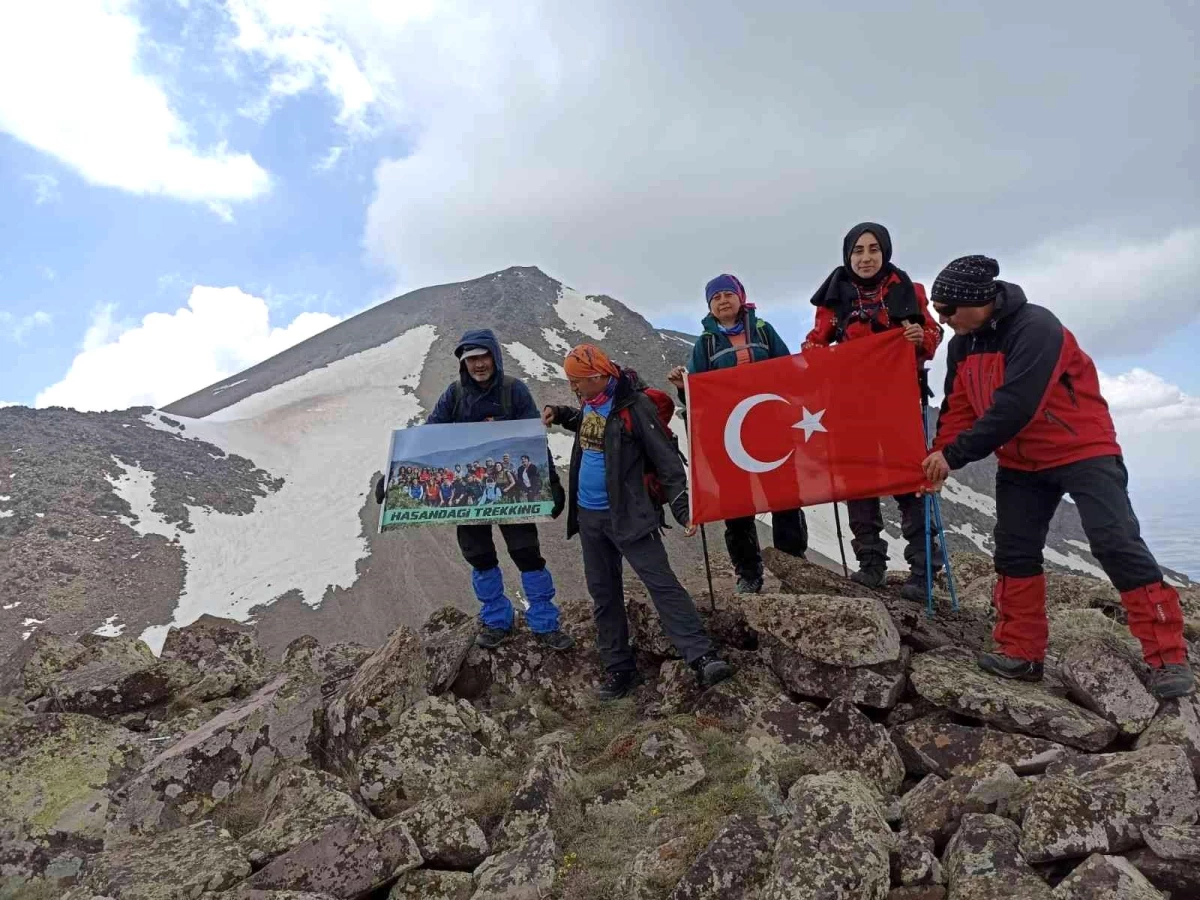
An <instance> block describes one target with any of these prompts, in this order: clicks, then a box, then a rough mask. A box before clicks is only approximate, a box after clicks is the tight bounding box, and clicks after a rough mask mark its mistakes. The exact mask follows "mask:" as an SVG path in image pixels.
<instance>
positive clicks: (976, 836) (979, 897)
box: [942, 815, 1053, 900]
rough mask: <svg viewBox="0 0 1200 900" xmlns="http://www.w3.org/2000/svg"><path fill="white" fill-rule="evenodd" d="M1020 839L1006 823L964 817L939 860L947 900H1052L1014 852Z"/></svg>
mask: <svg viewBox="0 0 1200 900" xmlns="http://www.w3.org/2000/svg"><path fill="white" fill-rule="evenodd" d="M1020 839H1021V831H1020V829H1019V828H1017V826H1016V825H1015V824H1014V823H1012V822H1010V821H1009V820H1008V819H1004V818H1001V817H1000V816H994V815H968V816H966V817H965V818H964V819H963V822H962V826H961V827H960V828H959V830H958V833H957V834H955V835H954V837H953V838H952V839H951V841H950V844H949V846H948V847H947V848H946V854H945V856H944V857H943V858H942V865H943V866H944V867H945V870H946V882H947V886H948V887H949V897H950V900H997V898H1004V900H1052V898H1053V895H1052V894H1051V892H1050V886H1049V885H1047V884H1046V882H1044V881H1042V879H1041V878H1039V877H1038V875H1037V874H1036V873H1035V872H1034V871H1033V869H1032V868H1030V866H1029V863H1027V862H1026V861H1025V858H1024V857H1023V856H1022V855H1021V853H1020V851H1019V850H1018V849H1017V844H1018V843H1019V841H1020Z"/></svg>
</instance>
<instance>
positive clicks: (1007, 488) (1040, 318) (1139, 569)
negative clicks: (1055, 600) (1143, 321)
mask: <svg viewBox="0 0 1200 900" xmlns="http://www.w3.org/2000/svg"><path fill="white" fill-rule="evenodd" d="M999 274H1000V266H999V265H998V264H997V262H996V261H995V260H994V259H989V258H987V257H985V256H966V257H962V258H960V259H956V260H954V261H953V262H952V263H950V264H949V265H948V266H946V268H945V269H943V270H942V272H941V274H939V275H938V277H937V280H936V281H935V282H934V284H933V298H932V299H933V307H934V310H935V311H936V312H937V314H938V316H939V317H940V318H941V320H942V321H943V322H945V323H946V324H948V325H949V326H950V327H951V328H953V329H954V334H955V337H954V339H953V340H952V341H951V342H950V348H949V353H948V356H949V359H948V369H947V372H946V387H945V399H944V400H943V402H942V409H941V417H940V419H939V421H938V433H937V439H936V440H935V441H934V448H935V449H934V452H933V453H931V454H930V455H929V457H928V458H927V459H926V460H925V463H924V467H925V474H926V476H927V477H928V478H929V480H930V481H931V482H932V483H933V484H934V486H935V487H937V488H940V487H941V485H942V483H943V482H944V481H945V480H946V478H947V476H948V475H949V474H950V471H951V470H953V469H959V468H962V467H963V466H965V465H966V464H967V463H970V462H974V461H975V460H979V459H983V458H984V457H985V456H988V455H990V454H992V453H995V454H996V459H997V461H998V462H999V467H998V469H997V471H996V532H995V539H996V554H995V561H996V572H997V574H998V575H999V576H1000V578H999V580H998V582H997V584H996V590H995V593H994V595H993V603H994V604H995V607H996V627H995V630H994V631H993V638H994V639H995V642H996V650H995V652H992V653H984V654H982V655H981V656H980V657H979V665H980V667H981V668H983V669H985V670H987V671H989V672H992V673H994V674H996V675H1000V676H1002V677H1004V678H1020V679H1024V680H1028V681H1037V680H1040V679H1041V677H1042V668H1043V666H1042V662H1043V659H1044V658H1045V655H1046V644H1047V641H1048V637H1049V629H1048V625H1047V622H1046V579H1045V575H1044V574H1043V572H1042V551H1043V548H1044V546H1045V542H1046V533H1047V531H1048V530H1049V528H1050V520H1051V518H1052V517H1053V516H1054V512H1055V510H1057V509H1058V504H1059V502H1060V501H1061V500H1062V497H1063V495H1064V494H1070V495H1071V499H1072V500H1074V501H1075V507H1076V509H1078V510H1079V519H1080V521H1081V522H1082V523H1083V530H1084V532H1085V533H1086V534H1087V538H1088V544H1089V546H1090V548H1091V551H1092V555H1093V556H1095V557H1096V560H1097V561H1098V562H1099V563H1100V565H1101V566H1102V567H1103V569H1104V572H1105V574H1107V575H1108V577H1109V579H1110V580H1111V581H1112V583H1113V584H1114V585H1115V586H1116V588H1117V590H1119V591H1120V592H1121V602H1122V604H1123V605H1124V607H1125V611H1126V613H1127V614H1128V622H1129V630H1130V631H1131V632H1133V635H1134V637H1136V638H1137V639H1138V641H1139V642H1140V643H1141V645H1142V655H1143V657H1144V658H1145V660H1146V663H1147V665H1149V667H1150V690H1151V692H1152V693H1153V694H1154V695H1155V696H1156V697H1159V698H1169V697H1180V696H1183V695H1185V694H1189V693H1191V692H1192V690H1193V687H1194V678H1193V675H1192V671H1191V668H1190V667H1189V666H1188V660H1187V644H1186V643H1185V642H1184V639H1183V610H1182V609H1181V608H1180V605H1179V595H1178V594H1177V593H1176V591H1175V589H1174V588H1173V587H1171V586H1170V585H1168V584H1167V583H1166V582H1164V581H1163V573H1162V570H1161V569H1160V568H1159V566H1158V563H1157V562H1156V561H1155V559H1154V556H1153V554H1151V552H1150V550H1149V548H1148V547H1147V546H1146V542H1145V541H1144V540H1142V536H1141V528H1140V526H1139V525H1138V520H1137V517H1136V516H1135V515H1134V512H1133V507H1132V506H1131V505H1130V502H1129V493H1128V483H1129V478H1128V474H1127V473H1126V471H1125V465H1124V462H1123V461H1122V459H1121V448H1120V445H1118V444H1117V435H1116V430H1115V429H1114V428H1113V423H1112V417H1111V416H1110V415H1109V412H1108V404H1107V403H1105V402H1104V398H1103V397H1102V396H1101V395H1100V379H1099V376H1098V375H1097V373H1096V367H1095V365H1094V364H1093V363H1092V360H1091V359H1090V358H1089V357H1088V355H1087V354H1086V353H1084V352H1083V350H1081V349H1080V348H1079V345H1078V344H1077V343H1076V341H1075V336H1074V335H1073V334H1071V332H1070V331H1068V330H1067V329H1066V328H1064V327H1063V326H1062V324H1061V323H1060V322H1059V321H1058V319H1057V318H1055V316H1054V314H1053V313H1052V312H1050V311H1049V310H1048V309H1044V308H1043V307H1040V306H1034V305H1033V304H1032V303H1028V302H1027V301H1026V299H1025V294H1024V292H1023V291H1022V290H1021V288H1020V287H1019V286H1017V285H1015V284H1009V283H1008V282H1004V281H999V280H997V276H998V275H999Z"/></svg>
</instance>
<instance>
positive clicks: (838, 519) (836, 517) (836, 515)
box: [833, 500, 850, 578]
mask: <svg viewBox="0 0 1200 900" xmlns="http://www.w3.org/2000/svg"><path fill="white" fill-rule="evenodd" d="M833 521H834V523H835V524H836V525H837V536H838V550H839V551H841V554H842V576H843V577H844V578H849V577H850V567H849V566H847V565H846V543H845V541H843V540H842V514H841V513H840V512H839V511H838V505H837V501H836V500H834V501H833Z"/></svg>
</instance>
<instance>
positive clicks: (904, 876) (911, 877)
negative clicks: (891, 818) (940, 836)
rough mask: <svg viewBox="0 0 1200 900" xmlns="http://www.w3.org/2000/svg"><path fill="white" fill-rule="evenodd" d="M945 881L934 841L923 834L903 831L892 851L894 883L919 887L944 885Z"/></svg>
mask: <svg viewBox="0 0 1200 900" xmlns="http://www.w3.org/2000/svg"><path fill="white" fill-rule="evenodd" d="M945 880H946V876H945V875H944V874H943V873H942V864H941V862H940V861H939V860H938V858H937V854H936V852H935V849H934V845H933V839H932V838H929V837H926V836H925V835H923V834H913V833H912V832H911V831H901V832H900V835H899V837H897V838H896V846H895V848H894V849H893V851H892V883H893V884H900V885H903V886H904V887H918V886H922V885H933V884H942V883H943V882H944V881H945Z"/></svg>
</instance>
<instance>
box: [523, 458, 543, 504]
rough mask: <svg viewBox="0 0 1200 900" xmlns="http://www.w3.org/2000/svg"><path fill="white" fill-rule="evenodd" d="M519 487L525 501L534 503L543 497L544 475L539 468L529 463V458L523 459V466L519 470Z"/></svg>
mask: <svg viewBox="0 0 1200 900" xmlns="http://www.w3.org/2000/svg"><path fill="white" fill-rule="evenodd" d="M517 486H518V489H519V490H520V491H521V493H522V495H523V496H524V498H525V500H527V501H529V502H533V501H534V500H539V499H541V496H542V475H541V473H540V472H539V471H538V467H537V466H535V465H534V464H533V463H532V462H530V461H529V457H528V456H522V457H521V465H520V467H519V468H518V469H517Z"/></svg>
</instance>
